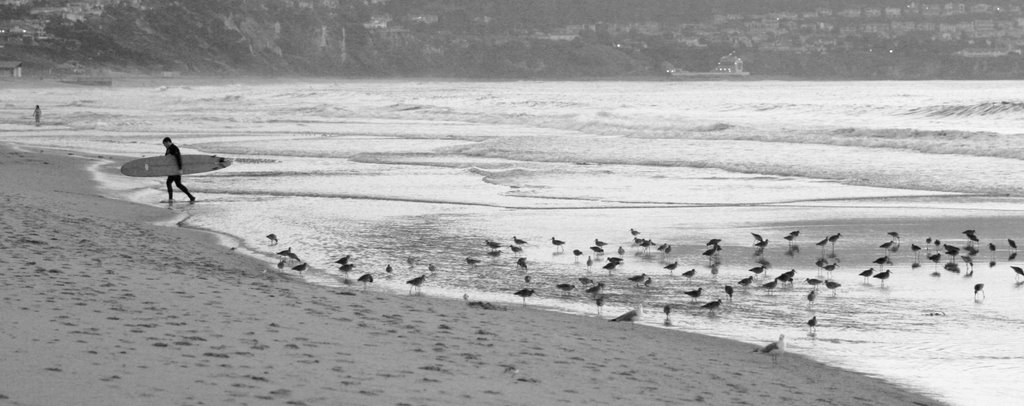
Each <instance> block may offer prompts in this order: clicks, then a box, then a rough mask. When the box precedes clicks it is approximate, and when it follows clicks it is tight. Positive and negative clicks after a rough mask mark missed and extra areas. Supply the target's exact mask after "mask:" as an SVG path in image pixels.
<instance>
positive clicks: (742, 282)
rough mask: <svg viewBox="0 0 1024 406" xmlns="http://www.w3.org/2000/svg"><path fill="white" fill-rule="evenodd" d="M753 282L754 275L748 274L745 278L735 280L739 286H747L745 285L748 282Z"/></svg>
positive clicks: (748, 283)
mask: <svg viewBox="0 0 1024 406" xmlns="http://www.w3.org/2000/svg"><path fill="white" fill-rule="evenodd" d="M753 282H754V275H750V276H748V277H746V278H743V279H740V281H739V282H736V283H739V284H740V286H743V287H747V286H750V284H751V283H753Z"/></svg>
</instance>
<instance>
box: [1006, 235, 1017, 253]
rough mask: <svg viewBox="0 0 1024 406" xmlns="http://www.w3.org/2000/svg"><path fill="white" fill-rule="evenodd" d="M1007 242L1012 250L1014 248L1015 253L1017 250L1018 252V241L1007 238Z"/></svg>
mask: <svg viewBox="0 0 1024 406" xmlns="http://www.w3.org/2000/svg"><path fill="white" fill-rule="evenodd" d="M1006 242H1007V243H1008V244H1010V248H1013V250H1014V251H1016V250H1017V242H1016V241H1014V240H1011V239H1009V238H1007V239H1006Z"/></svg>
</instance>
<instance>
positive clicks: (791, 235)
mask: <svg viewBox="0 0 1024 406" xmlns="http://www.w3.org/2000/svg"><path fill="white" fill-rule="evenodd" d="M799 236H800V230H797V231H791V232H790V233H789V234H788V235H786V236H785V237H782V239H784V240H786V241H789V245H793V241H794V240H796V237H799Z"/></svg>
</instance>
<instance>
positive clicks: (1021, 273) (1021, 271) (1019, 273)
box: [1010, 266, 1024, 281]
mask: <svg viewBox="0 0 1024 406" xmlns="http://www.w3.org/2000/svg"><path fill="white" fill-rule="evenodd" d="M1010 268H1012V269H1013V273H1014V275H1013V280H1014V281H1020V278H1021V277H1024V268H1021V267H1019V266H1010Z"/></svg>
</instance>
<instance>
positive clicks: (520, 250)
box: [508, 245, 523, 257]
mask: <svg viewBox="0 0 1024 406" xmlns="http://www.w3.org/2000/svg"><path fill="white" fill-rule="evenodd" d="M508 249H509V250H511V251H512V255H515V256H517V257H518V256H519V254H521V253H523V247H520V246H518V245H509V246H508Z"/></svg>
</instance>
